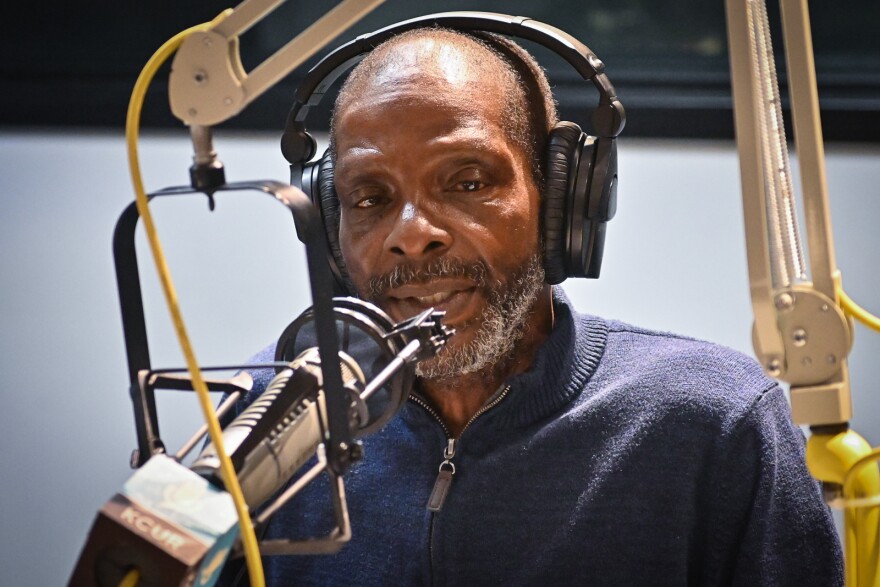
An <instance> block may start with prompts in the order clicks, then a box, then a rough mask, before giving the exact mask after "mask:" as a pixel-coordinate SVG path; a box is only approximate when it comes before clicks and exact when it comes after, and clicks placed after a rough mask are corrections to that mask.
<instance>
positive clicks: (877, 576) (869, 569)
mask: <svg viewBox="0 0 880 587" xmlns="http://www.w3.org/2000/svg"><path fill="white" fill-rule="evenodd" d="M878 461H880V447H878V448H874V449H873V450H871V452H869V453H868V454H866V455H865V456H863V457H861V458H860V459H859V460H857V461H856V462H855V463H853V464H852V466H851V467H850V468H849V470H848V471H847V472H846V474H845V475H844V477H843V497H844V498H845V499H853V498H854V495H853V494H854V493H855V489H854V488H853V485H854V484H855V481H856V477H857V474H858V473H859V472H861V470H862V469H864V468H865V467H867V466H868V465H871V464H873V465H875V466H876V465H877V462H878ZM868 507H877V506H876V505H872V506H868ZM844 515H845V516H849V519H851V520H852V522H851V527H852V532H853V534H854V536H853V539H852V542H853V549H855V542H856V540H869V539H871V538H872V537H873V541H874V546H875V548H873V549H872V550H871V552H870V554H869V557H870V559H869V560H868V561H867V562H863V563H860V565H859V566H860V567H863V568H864V569H865V570H864V572H865V573H866V577H865V579H866V581H863V583H865V584H867V585H878V584H880V560H878V558H880V528H876V527H869V528H865V527H864V524H861V525H859V524H858V523H857V521H856V512H855V509H850V508H847V510H846V511H845V512H844ZM859 526H861V527H859ZM853 560H855V559H853Z"/></svg>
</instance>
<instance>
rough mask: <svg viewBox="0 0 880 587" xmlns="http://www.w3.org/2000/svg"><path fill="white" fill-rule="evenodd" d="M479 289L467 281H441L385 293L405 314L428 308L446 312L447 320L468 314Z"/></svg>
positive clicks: (411, 285) (399, 288)
mask: <svg viewBox="0 0 880 587" xmlns="http://www.w3.org/2000/svg"><path fill="white" fill-rule="evenodd" d="M476 290H477V288H476V286H475V285H474V283H473V282H470V281H466V280H454V281H452V282H450V281H449V280H440V281H436V282H432V283H428V284H408V285H403V286H400V287H396V288H393V289H390V290H388V291H387V292H385V295H384V296H383V297H384V298H385V299H386V300H388V302H389V303H390V305H392V306H394V307H395V309H397V310H398V311H400V312H401V313H404V314H415V313H417V312H420V311H422V310H425V309H427V308H434V309H436V310H445V311H446V312H448V315H447V320H455V319H456V318H458V317H459V316H460V315H462V314H465V313H467V311H468V310H470V309H471V308H470V306H471V305H472V295H471V294H473V293H474V292H476Z"/></svg>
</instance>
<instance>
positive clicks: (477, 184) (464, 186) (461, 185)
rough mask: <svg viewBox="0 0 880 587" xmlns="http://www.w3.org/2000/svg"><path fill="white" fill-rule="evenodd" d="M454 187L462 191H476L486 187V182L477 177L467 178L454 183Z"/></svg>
mask: <svg viewBox="0 0 880 587" xmlns="http://www.w3.org/2000/svg"><path fill="white" fill-rule="evenodd" d="M455 187H456V189H458V190H460V191H463V192H478V191H480V190H481V189H483V188H484V187H486V184H485V183H483V182H482V181H480V180H478V179H468V180H465V181H460V182H458V183H457V184H455Z"/></svg>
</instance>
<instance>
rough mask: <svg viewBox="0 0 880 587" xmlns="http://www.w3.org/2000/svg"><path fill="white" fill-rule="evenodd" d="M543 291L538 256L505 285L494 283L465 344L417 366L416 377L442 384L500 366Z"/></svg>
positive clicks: (508, 354)
mask: <svg viewBox="0 0 880 587" xmlns="http://www.w3.org/2000/svg"><path fill="white" fill-rule="evenodd" d="M543 287H544V268H543V266H542V264H541V257H540V255H533V256H532V257H530V258H529V259H528V260H526V262H525V263H523V265H522V266H521V267H520V268H519V269H518V270H517V271H515V272H514V273H513V275H512V278H511V280H510V281H509V282H508V283H507V284H502V283H498V282H496V283H495V284H493V287H492V288H491V289H490V290H489V299H488V302H487V304H486V307H485V308H484V309H483V312H482V314H481V315H480V316H479V317H478V318H477V320H478V321H479V329H478V330H477V332H476V334H475V336H474V338H473V339H472V340H471V341H470V342H469V343H467V344H465V345H463V346H458V347H444V348H442V349H441V350H440V352H439V353H437V355H436V356H435V357H433V358H431V359H428V360H425V361H421V362H419V363H418V364H417V365H416V375H418V376H419V377H423V378H425V379H433V380H442V379H452V378H456V377H461V376H462V375H469V374H472V373H477V372H480V371H483V370H484V369H487V368H491V367H496V366H501V365H503V364H504V363H505V362H506V361H507V360H508V359H509V358H510V357H511V356H512V352H513V350H514V349H515V348H516V345H517V343H518V342H519V341H520V340H522V337H523V335H524V334H525V332H526V322H527V319H528V317H529V314H530V312H531V310H532V307H533V306H534V304H535V301H536V300H537V299H538V294H539V293H540V291H541V289H542V288H543Z"/></svg>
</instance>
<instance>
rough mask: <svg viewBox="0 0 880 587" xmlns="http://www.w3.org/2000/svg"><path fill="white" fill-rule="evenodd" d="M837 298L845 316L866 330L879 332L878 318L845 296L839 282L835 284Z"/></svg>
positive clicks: (879, 322) (879, 323)
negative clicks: (862, 325)
mask: <svg viewBox="0 0 880 587" xmlns="http://www.w3.org/2000/svg"><path fill="white" fill-rule="evenodd" d="M837 297H838V299H839V300H840V307H841V308H843V311H844V313H845V314H846V315H847V316H852V317H853V318H855V319H856V320H858V321H859V322H861V323H862V324H864V325H865V326H867V327H868V328H872V329H874V330H876V331H877V332H880V318H878V317H877V316H874V315H873V314H871V313H870V312H868V311H867V310H866V309H864V308H862V307H861V306H859V305H858V304H857V303H855V302H854V301H853V299H852V298H851V297H849V296H848V295H846V292H845V291H843V287H842V286H841V285H840V282H839V281H838V282H837Z"/></svg>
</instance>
